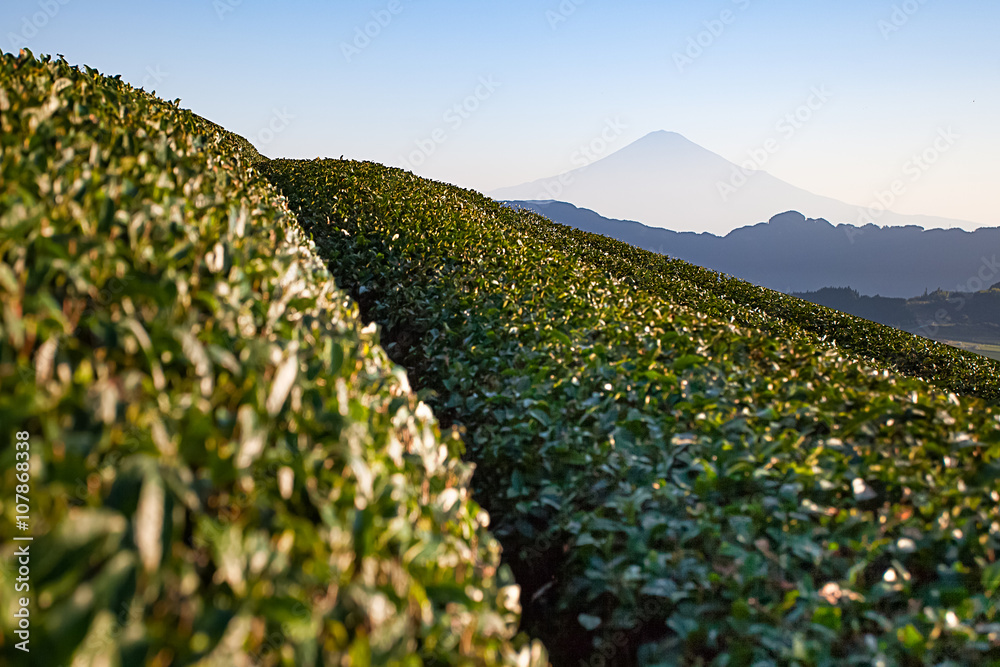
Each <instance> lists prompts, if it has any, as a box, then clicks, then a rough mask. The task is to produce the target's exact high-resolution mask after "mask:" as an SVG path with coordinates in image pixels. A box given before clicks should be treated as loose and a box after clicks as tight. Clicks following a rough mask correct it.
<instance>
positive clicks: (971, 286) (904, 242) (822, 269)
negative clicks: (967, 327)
mask: <svg viewBox="0 0 1000 667" xmlns="http://www.w3.org/2000/svg"><path fill="white" fill-rule="evenodd" d="M507 203H508V204H510V205H514V206H523V207H525V208H529V209H531V210H533V211H536V212H538V213H540V214H542V215H544V216H546V217H548V218H549V219H551V220H553V221H555V222H559V223H562V224H565V225H569V226H571V227H575V228H577V229H580V230H583V231H588V232H593V233H596V234H603V235H605V236H610V237H612V238H615V239H618V240H620V241H624V242H626V243H629V244H632V245H635V246H638V247H641V248H645V249H646V250H652V251H654V252H659V253H663V254H666V255H670V256H671V257H676V258H678V259H683V260H685V261H688V262H691V263H693V264H697V265H699V266H704V267H706V268H710V269H714V270H716V271H722V272H723V273H729V274H731V275H734V276H737V277H739V278H742V279H744V280H747V281H749V282H752V283H755V284H757V285H761V286H763V287H769V288H771V289H775V290H778V291H782V292H786V293H791V292H810V291H816V290H820V289H822V288H824V287H831V286H834V287H852V288H854V289H856V290H858V291H859V292H860V293H861V294H864V295H881V296H887V297H902V298H909V297H913V296H916V295H919V294H923V293H924V292H925V291H933V290H936V289H939V288H940V289H944V290H947V291H951V292H976V291H979V290H982V289H986V288H988V287H989V286H990V285H992V284H993V283H995V282H997V281H998V280H1000V261H998V255H1000V228H998V227H983V228H980V229H977V230H976V231H975V232H967V231H965V230H963V229H924V228H922V227H920V226H915V225H907V226H902V227H889V226H886V227H880V226H878V225H865V226H862V227H858V226H855V225H850V224H843V223H842V224H839V225H833V224H831V223H830V222H828V221H827V220H824V219H815V218H806V217H805V216H803V215H802V214H801V213H798V212H796V211H788V212H786V213H781V214H779V215H776V216H774V217H772V218H771V219H770V220H769V221H768V222H762V223H759V224H755V225H751V226H747V227H741V228H738V229H734V230H733V231H731V232H729V233H728V234H726V235H725V236H717V235H715V234H711V233H707V232H705V233H700V234H699V233H695V232H676V231H672V230H669V229H660V228H657V227H650V226H648V225H645V224H642V223H639V222H635V221H631V220H615V219H609V218H605V217H603V216H601V215H599V214H597V213H596V212H594V211H592V210H589V209H584V208H578V207H577V206H574V205H573V204H568V203H565V202H548V201H508V202H507Z"/></svg>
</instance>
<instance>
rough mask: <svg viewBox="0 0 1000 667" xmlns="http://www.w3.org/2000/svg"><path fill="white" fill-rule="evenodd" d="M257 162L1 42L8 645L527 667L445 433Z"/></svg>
mask: <svg viewBox="0 0 1000 667" xmlns="http://www.w3.org/2000/svg"><path fill="white" fill-rule="evenodd" d="M265 160H266V158H263V156H260V155H259V153H257V151H256V150H255V149H253V147H252V146H250V145H249V143H247V142H246V141H245V140H244V139H242V138H240V137H237V136H236V135H232V134H230V133H226V132H224V131H221V130H220V128H219V127H218V126H216V125H214V124H212V123H209V122H207V121H205V120H204V119H201V118H199V117H198V116H196V115H194V114H192V113H191V112H189V111H186V110H182V109H180V108H179V107H178V106H177V104H176V103H167V102H164V101H161V100H159V99H156V98H154V97H152V96H151V95H149V94H147V93H145V92H143V91H141V90H136V89H134V88H132V87H131V86H129V85H127V84H125V83H123V82H121V81H120V79H118V78H117V77H116V78H114V79H112V78H107V77H104V76H101V75H100V74H99V73H98V72H96V71H95V70H93V69H90V68H83V69H79V68H77V67H72V66H70V65H69V64H67V63H66V62H65V61H64V60H62V59H59V60H56V61H53V60H52V59H50V58H48V57H46V58H42V59H36V58H35V57H34V56H32V55H31V54H30V53H29V52H26V51H23V52H22V53H21V54H20V55H19V56H13V55H10V54H4V55H3V56H2V58H0V302H2V312H0V425H2V426H3V429H2V433H0V462H2V469H0V480H2V483H0V489H3V495H2V497H0V507H2V513H0V531H2V533H3V535H4V540H3V545H2V546H0V564H2V566H3V567H2V574H3V577H2V578H3V581H2V585H0V610H2V613H0V627H2V629H3V639H2V645H0V655H2V656H3V658H2V660H0V662H3V663H4V664H22V665H46V666H54V665H68V664H70V663H72V664H73V665H79V664H94V665H98V664H99V665H122V666H132V665H146V664H148V665H191V664H197V665H220V666H221V665H225V666H227V667H229V666H232V665H379V666H381V665H413V666H416V665H498V664H512V665H513V664H516V665H519V666H523V665H529V664H531V665H541V664H545V663H546V658H545V654H544V651H543V650H542V648H541V645H540V644H538V643H537V642H535V643H529V642H528V641H527V640H525V639H524V637H523V636H518V637H515V636H514V635H515V633H516V630H517V625H518V620H519V604H520V602H519V597H518V588H517V586H515V585H514V583H513V581H512V579H511V575H510V572H509V570H508V569H507V568H506V567H501V566H500V563H499V559H500V547H499V545H498V543H497V541H496V540H495V539H494V538H493V537H492V536H491V534H490V533H489V532H487V530H486V526H487V521H488V516H487V515H486V513H485V512H484V511H483V510H481V509H480V508H479V506H478V505H477V504H476V503H475V502H473V501H472V500H471V499H470V497H469V488H468V482H469V478H470V476H471V473H472V467H471V466H470V465H468V464H466V463H463V462H462V461H461V459H460V455H461V453H462V443H461V441H460V440H459V439H458V438H457V437H456V436H455V435H454V434H451V433H449V434H447V435H442V433H441V431H440V430H439V427H438V426H437V422H436V420H435V418H434V416H433V414H432V413H431V411H430V409H429V408H428V407H427V405H426V404H423V403H421V402H419V401H418V400H417V398H416V397H415V395H414V394H413V393H412V392H411V391H410V389H409V386H408V383H407V379H406V374H405V373H404V372H403V371H402V370H401V369H399V368H398V367H395V366H393V364H391V363H390V362H389V360H388V359H387V357H386V355H385V353H384V352H383V350H382V348H381V347H379V345H378V336H377V333H376V329H375V327H374V326H364V324H363V322H362V321H361V320H360V319H359V316H358V310H357V306H356V305H355V304H353V303H352V302H351V301H350V299H349V298H348V297H347V296H346V295H345V293H344V292H342V291H340V290H338V289H337V288H336V287H335V286H334V283H333V280H332V278H331V277H330V275H329V274H328V273H327V271H326V269H325V267H324V266H323V263H322V262H321V261H320V260H319V259H318V258H317V256H316V254H315V248H314V246H313V245H312V244H311V243H310V242H309V241H308V240H307V239H306V238H305V237H304V236H303V234H302V232H301V230H300V229H299V227H298V225H297V224H296V221H295V218H294V216H293V215H292V214H291V213H290V212H289V210H288V208H287V205H286V202H285V200H284V199H283V198H282V197H281V196H280V195H279V194H278V193H277V192H276V191H275V190H274V189H273V188H272V187H271V186H270V185H269V184H267V182H266V181H264V180H262V179H261V178H260V177H259V174H258V172H257V171H256V169H255V168H254V166H253V165H254V164H263V163H264V161H265ZM16 432H26V433H28V434H30V439H29V442H30V463H29V467H30V482H29V487H30V488H29V489H28V490H27V493H26V495H28V496H29V498H30V512H29V515H30V517H29V524H30V528H29V529H28V530H27V531H25V530H23V529H21V528H19V527H18V526H16V525H15V522H14V515H15V510H14V503H15V496H14V490H15V487H17V485H18V484H19V483H20V482H19V480H17V479H16V478H15V475H16V472H15V470H16V468H15V462H16V461H21V458H19V457H17V455H16V454H17V452H16V448H15V442H16V440H15V433H16ZM20 492H21V491H20V490H19V491H18V493H20ZM25 535H30V536H33V537H34V540H33V541H32V542H30V580H29V583H30V590H29V591H28V592H26V593H25V592H15V588H14V579H15V577H16V576H17V567H18V565H17V561H16V560H15V558H14V555H13V554H14V551H15V548H17V547H19V546H22V545H23V544H25V543H24V542H20V543H15V542H12V541H11V540H10V539H9V538H10V537H11V536H25ZM22 596H28V597H30V601H31V602H30V614H31V615H30V643H29V645H28V648H30V653H23V652H22V651H20V650H19V649H18V648H16V646H15V644H16V643H17V642H19V641H21V639H20V638H18V637H17V636H16V635H15V634H14V630H15V629H17V627H18V626H17V624H18V620H17V619H16V618H14V616H13V613H14V610H15V609H16V608H17V605H18V598H20V597H22Z"/></svg>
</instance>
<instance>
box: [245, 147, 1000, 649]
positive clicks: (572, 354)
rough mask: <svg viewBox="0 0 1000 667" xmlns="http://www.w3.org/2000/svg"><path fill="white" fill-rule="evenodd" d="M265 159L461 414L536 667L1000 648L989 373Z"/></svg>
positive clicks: (691, 280)
mask: <svg viewBox="0 0 1000 667" xmlns="http://www.w3.org/2000/svg"><path fill="white" fill-rule="evenodd" d="M261 169H262V171H263V172H264V173H265V174H266V175H267V177H268V178H269V179H270V180H271V181H272V182H273V183H274V184H276V185H277V186H278V187H279V188H280V189H281V191H282V192H283V193H284V194H285V195H286V196H287V197H288V198H289V202H290V204H291V206H292V209H293V210H294V211H295V212H296V214H297V216H298V220H299V223H300V224H301V225H303V227H304V228H305V229H306V230H307V231H308V232H309V233H310V234H311V235H312V237H313V238H314V240H315V242H316V244H317V249H318V252H319V254H320V255H321V256H322V257H324V258H325V259H326V260H327V261H328V266H329V267H330V269H331V271H332V272H333V273H334V275H335V277H336V279H337V281H338V284H339V285H341V286H342V287H343V288H345V289H347V290H349V291H350V293H351V294H352V295H354V296H355V297H356V298H357V300H358V301H359V303H360V305H361V308H362V312H363V313H364V316H365V317H366V318H370V319H373V320H374V321H376V322H377V323H379V325H380V326H381V327H382V337H381V340H382V343H383V344H384V345H385V346H386V349H387V351H388V352H389V354H390V356H392V358H394V359H395V360H397V361H399V362H400V363H402V364H404V365H405V366H406V367H407V368H408V370H409V371H410V377H411V378H414V382H415V384H416V385H418V386H420V387H421V388H422V389H423V391H424V392H426V394H425V395H426V397H427V400H428V402H429V403H430V404H431V405H432V407H434V409H435V412H436V413H437V414H438V415H439V416H440V417H441V418H442V419H444V420H446V421H447V423H452V424H455V425H457V426H459V427H460V428H461V429H462V432H463V434H464V439H465V442H466V447H467V450H468V454H467V456H468V457H469V458H470V459H471V461H473V462H475V464H476V465H477V473H476V475H475V477H474V479H473V487H474V490H475V493H476V497H477V498H478V499H479V502H481V503H482V504H483V505H484V506H485V507H486V508H487V509H488V510H489V511H490V514H491V517H492V520H493V523H492V524H491V528H492V530H493V532H494V534H495V535H496V536H497V537H498V538H499V540H500V542H501V543H502V544H503V547H504V558H505V559H506V560H507V561H508V562H510V564H511V566H512V567H513V569H514V573H515V578H516V580H517V581H518V583H519V584H521V586H522V591H523V599H524V604H525V609H524V623H523V627H524V628H525V629H526V630H527V631H528V632H529V633H530V634H531V635H533V636H537V637H540V638H541V639H542V640H543V641H544V642H545V643H546V646H547V647H548V649H549V653H550V656H551V657H552V660H553V664H560V665H580V664H587V665H602V664H644V665H654V664H655V665H667V664H685V665H778V664H780V665H835V664H865V665H870V664H885V665H913V664H928V665H930V664H955V665H957V664H998V661H1000V616H998V609H1000V605H998V595H1000V591H998V588H1000V563H998V561H997V554H996V549H997V548H998V546H1000V510H998V501H1000V494H998V492H997V488H998V487H997V482H998V479H1000V462H998V461H997V457H998V456H1000V410H998V409H997V408H996V407H995V406H992V405H991V404H990V403H989V402H988V401H987V400H986V399H991V400H995V398H996V397H997V396H998V393H997V389H998V386H997V382H996V377H997V376H996V372H997V369H998V366H997V364H996V363H994V362H991V361H990V360H988V359H985V358H983V357H979V356H977V355H971V354H965V353H962V352H959V351H957V350H954V349H953V348H948V347H946V346H942V345H938V344H935V343H932V342H931V341H926V340H924V339H919V338H916V337H914V336H911V335H909V334H902V333H901V332H897V331H895V330H892V329H889V328H888V327H883V326H880V325H875V324H873V323H870V322H867V321H865V320H861V319H858V318H852V317H849V316H845V315H842V314H839V313H836V312H834V311H830V310H828V309H824V308H821V307H818V306H813V305H812V304H808V303H805V302H801V301H798V300H796V299H793V298H791V297H782V296H781V295H779V294H777V293H775V292H771V291H769V290H763V289H760V288H757V287H754V286H752V285H749V284H747V283H744V282H741V281H738V280H735V279H732V278H729V277H727V276H722V275H719V274H716V273H713V272H711V271H707V270H704V269H700V268H698V267H695V266H691V265H688V264H685V263H684V262H677V261H673V260H670V259H669V258H666V257H662V256H659V255H654V254H652V253H648V252H644V251H640V250H637V249H635V248H632V247H630V246H627V245H625V244H622V243H619V242H615V241H612V240H610V239H607V238H605V237H599V236H594V235H590V234H586V233H583V232H579V231H576V230H573V229H570V228H568V227H564V226H561V225H557V224H554V223H551V222H549V221H547V220H545V219H544V218H541V217H539V216H537V215H535V214H531V213H528V212H525V211H517V210H512V209H510V208H506V207H503V206H501V205H499V204H498V203H496V202H493V201H491V200H489V199H486V198H484V197H482V196H480V195H478V194H476V193H474V192H470V191H467V190H462V189H459V188H456V187H452V186H449V185H445V184H442V183H436V182H432V181H428V180H425V179H421V178H418V177H416V176H414V175H412V174H410V173H407V172H403V171H401V170H398V169H392V168H388V167H384V166H381V165H378V164H373V163H361V162H351V161H337V160H318V159H317V160H312V161H296V160H271V161H269V162H268V163H266V164H264V165H262V167H261ZM833 341H837V344H834V342H833ZM852 350H853V351H852ZM890 369H893V370H890ZM907 373H909V374H910V375H913V376H918V375H919V376H922V377H925V378H931V379H933V380H934V382H936V383H937V385H935V384H931V383H929V382H927V381H924V380H920V379H917V378H916V377H910V376H908V374H907ZM952 390H955V391H958V390H961V391H962V392H963V395H962V396H959V395H957V394H956V393H955V391H952ZM975 394H978V397H977V396H975ZM949 661H950V662H949Z"/></svg>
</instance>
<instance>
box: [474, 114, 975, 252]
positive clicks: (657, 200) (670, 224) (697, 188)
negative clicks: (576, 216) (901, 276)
mask: <svg viewBox="0 0 1000 667" xmlns="http://www.w3.org/2000/svg"><path fill="white" fill-rule="evenodd" d="M747 174H750V175H749V176H747ZM734 184H735V185H734ZM487 194H488V195H489V196H490V197H493V198H494V199H500V200H554V201H565V202H570V203H572V204H574V205H576V206H580V207H584V208H588V209H592V210H593V211H595V212H597V213H599V214H600V215H603V216H606V217H610V218H618V219H623V220H640V221H642V222H643V223H645V224H647V225H650V226H652V227H662V228H666V229H674V230H698V231H708V232H713V233H716V234H725V233H727V232H728V231H730V230H732V229H736V228H739V227H742V226H745V225H747V224H749V223H751V222H754V221H759V220H767V219H769V218H770V217H771V216H773V215H775V214H776V213H779V212H781V211H789V210H794V211H801V212H802V213H803V214H804V215H806V216H814V217H816V218H824V219H826V220H832V221H834V222H843V223H849V224H854V225H856V226H859V227H863V226H865V225H867V224H872V223H874V224H876V225H891V226H905V225H917V226H921V227H924V228H927V229H930V228H951V227H955V226H962V227H966V228H970V227H974V226H975V225H974V224H973V223H970V222H968V221H964V220H955V219H949V218H940V217H933V216H923V215H903V214H899V213H894V212H892V211H884V212H883V213H881V214H877V213H873V212H872V211H870V210H869V209H868V208H866V206H868V205H870V204H866V206H857V205H853V204H848V203H845V202H842V201H839V200H836V199H833V198H830V197H824V196H821V195H817V194H814V193H812V192H809V191H807V190H804V189H802V188H799V187H797V186H794V185H791V184H790V183H786V182H785V181H782V180H781V179H779V178H777V177H775V176H772V175H771V174H769V173H767V172H766V171H759V170H757V171H745V170H744V167H741V166H739V165H737V164H734V163H733V162H730V161H729V160H727V159H726V158H724V157H722V156H721V155H718V154H716V153H713V152H712V151H710V150H708V149H705V148H702V147H701V146H699V145H698V144H696V143H694V142H692V141H690V140H688V139H686V138H685V137H683V136H682V135H680V134H677V133H676V132H666V131H662V130H661V131H657V132H651V133H649V134H647V135H646V136H644V137H642V138H641V139H639V140H637V141H635V142H633V143H631V144H629V145H628V146H625V147H624V148H622V149H621V150H618V151H616V152H614V153H611V154H610V155H608V156H607V157H604V158H602V159H600V160H597V161H595V162H593V163H591V164H589V165H587V166H585V167H580V168H578V169H574V170H572V171H568V172H565V173H563V174H559V175H556V176H552V177H550V178H543V179H539V180H536V181H531V182H529V183H523V184H521V185H516V186H513V187H505V188H499V189H497V190H493V191H491V192H489V193H487ZM873 196H874V193H873ZM873 201H874V200H873Z"/></svg>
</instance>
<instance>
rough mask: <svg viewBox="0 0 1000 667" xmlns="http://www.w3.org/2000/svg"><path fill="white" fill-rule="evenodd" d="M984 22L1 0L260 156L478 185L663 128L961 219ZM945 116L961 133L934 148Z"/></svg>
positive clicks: (987, 59)
mask: <svg viewBox="0 0 1000 667" xmlns="http://www.w3.org/2000/svg"><path fill="white" fill-rule="evenodd" d="M998 25H1000V5H998V4H997V3H991V2H986V1H984V0H980V1H977V0H953V1H952V2H948V3H945V2H941V1H939V0H938V1H935V0H924V1H923V2H921V1H920V0H907V1H905V2H900V1H898V0H897V1H889V2H883V1H881V0H865V1H861V0H836V1H835V0H817V1H814V2H810V3H802V2H791V1H790V0H774V1H772V2H762V1H759V0H717V1H712V2H699V3H680V2H651V1H624V2H610V1H599V0H561V1H560V0H552V1H550V2H545V1H539V2H529V1H527V0H512V1H509V2H504V3H498V2H488V1H486V0H471V1H470V0H466V2H457V1H444V0H427V1H425V2H420V3H417V2H414V1H413V0H384V1H377V2H351V3H346V2H340V3H324V2H318V1H306V0H296V1H290V2H282V3H277V2H249V1H248V0H179V1H177V2H173V3H170V4H167V3H153V2H123V1H119V0H109V1H107V2H101V3H93V2H89V3H88V2H84V1H83V0H34V1H21V0H8V1H7V2H5V3H4V4H3V6H2V7H0V40H2V44H3V50H4V51H13V52H16V51H17V49H20V48H23V47H27V48H30V49H31V50H32V51H33V52H34V53H35V54H36V55H41V54H52V55H55V54H57V53H60V54H64V55H65V56H66V58H67V60H68V61H69V62H71V63H72V64H77V65H88V66H91V67H95V68H97V69H99V70H100V71H101V72H103V73H105V74H108V75H112V76H113V75H116V74H121V75H122V78H123V79H125V80H127V81H129V82H131V83H133V84H134V85H137V86H141V87H145V88H146V89H147V90H154V89H155V90H156V92H157V94H158V95H160V96H161V97H163V98H165V99H175V98H180V99H181V105H182V106H184V107H186V108H190V109H192V110H193V111H194V112H196V113H198V114H200V115H202V116H205V117H206V118H209V119H210V120H213V121H215V122H217V123H219V124H221V125H223V126H224V127H226V128H227V129H230V130H232V131H234V132H237V133H240V134H242V135H244V136H246V137H247V138H248V139H249V140H250V141H251V142H253V143H254V144H255V145H256V146H257V147H258V148H259V149H260V151H261V152H262V153H264V154H265V155H267V156H269V157H293V158H313V157H317V156H323V157H340V156H341V155H344V157H347V158H353V159H361V160H373V161H376V162H382V163H385V164H389V165H393V166H400V167H405V168H408V169H412V170H413V171H414V172H415V173H417V174H419V175H421V176H427V177H430V178H434V179H436V180H442V181H446V182H450V183H454V184H456V185H460V186H463V187H469V188H474V189H477V190H480V191H483V192H487V191H490V190H494V189H497V188H501V187H505V186H512V185H517V184H520V183H524V182H527V181H532V180H535V179H540V178H546V177H550V176H553V175H556V174H559V173H562V172H566V171H569V170H571V169H574V168H577V167H580V166H583V164H585V163H587V162H589V161H592V160H595V159H598V158H600V157H605V156H607V155H609V154H610V153H612V152H614V151H616V150H619V149H621V148H624V147H625V146H626V145H627V144H629V143H631V142H633V141H635V140H637V139H639V138H641V137H643V136H645V135H646V134H648V133H650V132H653V131H657V130H667V131H670V132H677V133H680V134H682V135H683V136H684V137H686V138H688V139H690V140H691V141H693V142H695V143H696V144H698V145H700V146H702V147H704V148H706V149H708V150H710V151H713V152H715V153H718V154H719V155H721V156H723V157H724V158H726V159H728V160H730V161H733V162H736V163H743V162H746V161H747V160H751V161H755V160H756V167H757V168H760V169H763V170H764V171H767V172H769V173H770V174H772V175H774V176H776V177H777V178H780V179H782V180H784V181H787V182H788V183H790V184H792V185H795V186H797V187H799V188H803V189H805V190H808V191H810V192H813V193H816V194H819V195H823V196H826V197H832V198H835V199H839V200H842V201H845V202H848V203H850V204H856V205H869V204H871V203H872V202H874V201H876V196H877V194H878V193H879V192H884V191H885V190H887V189H888V188H889V187H890V186H891V184H892V183H893V181H894V180H896V179H899V178H907V179H908V180H907V182H908V183H911V185H910V186H909V187H908V188H907V189H906V192H905V194H903V195H902V196H899V197H896V198H895V200H894V201H893V202H892V205H891V206H890V207H889V208H891V209H892V210H893V211H895V212H897V213H904V214H923V215H930V216H940V217H944V218H950V219H956V220H965V221H969V222H970V223H972V224H971V225H963V226H965V227H966V228H969V229H975V228H976V227H980V226H1000V214H998V212H997V207H996V205H995V203H994V199H995V196H996V195H995V187H994V184H995V183H996V181H997V180H998V177H1000V169H998V167H997V161H996V160H997V157H996V156H997V155H998V154H1000V129H998V127H997V120H996V119H997V118H1000V40H996V39H995V31H996V27H997V26H998ZM942 133H946V134H947V135H948V136H951V137H954V141H953V142H951V143H950V144H949V145H948V147H947V148H946V149H945V150H940V148H941V147H942V146H943V144H942V143H941V142H940V141H938V144H937V149H935V141H936V140H937V139H938V137H940V136H941V135H942ZM765 146H766V147H768V150H764V147H765ZM584 149H586V150H584ZM762 150H764V152H763V153H762V152H761V151H762ZM924 155H931V156H933V157H934V160H933V163H932V164H926V165H922V166H920V168H919V169H917V170H916V171H915V170H914V164H917V163H915V162H914V160H915V159H916V160H918V163H920V162H919V160H920V156H924ZM761 157H763V159H762V160H761V159H760V158H761ZM921 164H922V163H921ZM917 173H919V177H918V178H916V179H915V180H911V179H912V177H913V176H914V175H915V174H917ZM775 213H778V211H776V212H775ZM754 222H759V221H747V224H753V223H754Z"/></svg>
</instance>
